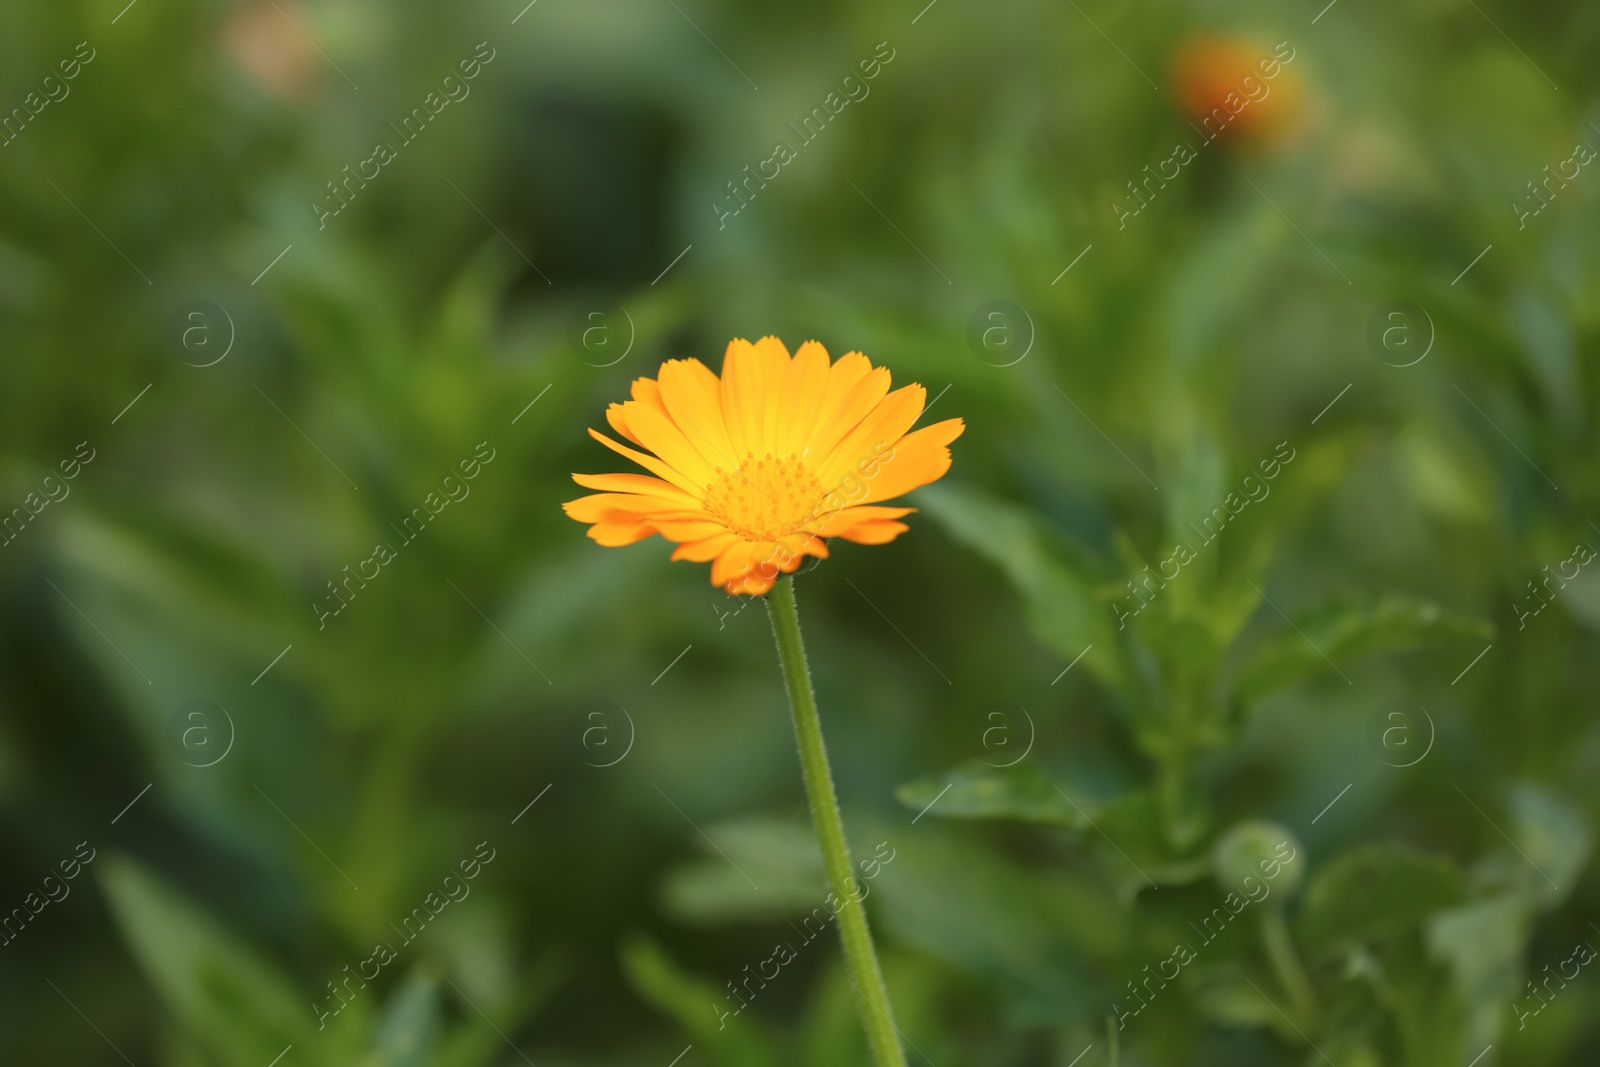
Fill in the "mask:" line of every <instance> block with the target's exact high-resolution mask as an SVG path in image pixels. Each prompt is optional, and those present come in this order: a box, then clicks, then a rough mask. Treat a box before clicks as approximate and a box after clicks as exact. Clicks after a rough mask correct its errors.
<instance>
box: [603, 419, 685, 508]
mask: <svg viewBox="0 0 1600 1067" xmlns="http://www.w3.org/2000/svg"><path fill="white" fill-rule="evenodd" d="M589 436H590V437H593V438H594V439H595V440H596V441H599V442H600V443H601V444H603V445H605V446H606V447H607V448H609V449H611V451H613V452H615V453H616V454H617V455H619V456H626V457H627V458H629V459H631V460H633V461H634V462H635V463H637V464H638V465H639V466H641V467H643V468H644V469H645V470H647V471H649V472H650V473H651V474H654V475H655V476H656V477H658V478H665V479H666V480H667V481H669V482H671V483H672V484H673V485H675V486H677V487H678V488H679V489H682V490H683V491H684V492H685V493H688V494H689V495H690V496H692V497H695V498H696V499H699V497H700V494H701V493H702V492H704V491H705V487H704V486H703V485H696V484H695V483H694V481H693V480H692V479H690V478H687V477H685V476H684V474H683V473H682V472H681V471H679V470H677V469H676V468H675V467H673V466H672V464H670V463H663V462H662V461H661V460H659V459H657V458H656V457H654V456H647V455H645V454H644V453H643V452H635V451H634V450H633V449H631V448H629V447H628V446H627V445H619V444H617V443H616V442H615V441H613V440H612V439H611V438H609V437H607V436H606V435H605V434H603V433H601V432H600V431H598V430H595V429H590V430H589Z"/></svg>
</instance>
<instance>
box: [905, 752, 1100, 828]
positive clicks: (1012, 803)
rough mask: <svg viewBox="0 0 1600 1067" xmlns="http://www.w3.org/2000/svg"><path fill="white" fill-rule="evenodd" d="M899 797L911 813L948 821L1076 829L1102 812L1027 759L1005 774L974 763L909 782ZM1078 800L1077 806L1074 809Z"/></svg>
mask: <svg viewBox="0 0 1600 1067" xmlns="http://www.w3.org/2000/svg"><path fill="white" fill-rule="evenodd" d="M894 795H895V799H896V800H898V801H900V803H902V804H904V805H905V806H906V807H907V808H910V809H911V810H912V811H922V810H923V809H924V808H926V809H927V813H928V814H929V815H937V816H939V817H940V818H945V819H1017V820H1019V821H1021V822H1034V823H1045V824H1048V825H1052V826H1069V827H1071V828H1073V829H1074V830H1081V829H1083V828H1084V827H1086V826H1088V825H1089V822H1088V819H1089V818H1090V816H1089V815H1087V814H1085V813H1086V812H1088V811H1090V810H1098V808H1099V805H1098V804H1094V803H1092V802H1091V801H1089V800H1087V799H1083V798H1073V799H1072V800H1069V799H1068V796H1067V795H1066V794H1064V793H1062V792H1061V790H1060V789H1058V788H1057V787H1056V786H1055V784H1054V783H1053V782H1051V780H1050V778H1049V777H1048V776H1047V775H1046V774H1045V773H1044V772H1043V771H1041V770H1040V769H1039V768H1038V767H1037V766H1035V765H1034V764H1033V763H1031V762H1029V761H1026V760H1024V761H1023V762H1021V763H1019V764H1017V765H1016V766H1014V767H1006V768H1003V769H997V768H995V767H992V766H990V765H988V764H986V763H984V762H983V761H982V760H977V759H974V760H970V761H968V762H966V763H963V764H961V765H960V766H958V767H952V768H951V769H950V770H947V771H941V772H939V773H937V774H930V775H927V776H926V777H923V778H918V779H916V780H915V781H911V782H906V783H905V784H904V785H902V786H900V787H899V788H898V789H896V790H895V791H894ZM936 800H937V803H935V801H936ZM1074 801H1076V803H1077V805H1078V806H1077V807H1073V803H1074ZM930 804H931V805H933V806H932V807H929V805H930Z"/></svg>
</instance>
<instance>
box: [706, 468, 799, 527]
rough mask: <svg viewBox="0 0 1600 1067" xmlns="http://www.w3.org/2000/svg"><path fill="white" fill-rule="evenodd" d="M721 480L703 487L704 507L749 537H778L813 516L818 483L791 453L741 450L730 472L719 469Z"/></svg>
mask: <svg viewBox="0 0 1600 1067" xmlns="http://www.w3.org/2000/svg"><path fill="white" fill-rule="evenodd" d="M717 476H718V478H719V479H720V481H717V482H712V483H709V484H708V485H707V486H706V498H705V509H706V511H707V512H708V513H709V514H711V515H714V516H715V517H716V518H717V519H718V520H719V521H721V522H722V523H723V524H724V525H725V526H727V527H728V529H730V530H732V531H733V532H734V533H736V534H738V535H739V536H741V537H743V538H745V539H746V540H749V541H776V540H777V539H778V538H780V537H782V536H784V535H785V534H791V533H794V532H795V531H796V530H798V529H799V528H800V527H802V526H804V525H805V524H806V523H808V522H810V521H812V520H813V519H814V518H816V516H817V512H818V510H819V506H820V504H821V501H822V484H821V483H820V482H818V481H817V478H816V475H814V474H812V473H811V472H810V471H808V470H806V465H805V463H803V462H801V460H800V458H799V457H798V456H797V455H796V454H795V453H793V452H791V453H789V458H788V459H774V458H773V455H772V453H771V452H768V453H767V454H766V457H765V458H764V459H756V454H755V453H754V452H747V453H745V461H744V463H743V464H742V465H741V466H740V467H739V468H737V469H735V470H733V471H731V472H730V471H725V470H723V469H722V468H721V467H718V468H717Z"/></svg>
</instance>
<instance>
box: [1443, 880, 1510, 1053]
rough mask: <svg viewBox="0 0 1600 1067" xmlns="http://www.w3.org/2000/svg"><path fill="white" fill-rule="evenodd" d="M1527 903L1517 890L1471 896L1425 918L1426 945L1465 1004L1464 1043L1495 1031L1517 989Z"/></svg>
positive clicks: (1489, 1037) (1479, 1042)
mask: <svg viewBox="0 0 1600 1067" xmlns="http://www.w3.org/2000/svg"><path fill="white" fill-rule="evenodd" d="M1533 910H1534V909H1533V906H1532V903H1531V902H1530V901H1529V900H1528V898H1527V897H1525V896H1523V895H1521V894H1515V893H1513V894H1507V895H1505V896H1499V897H1491V898H1489V899H1487V900H1476V901H1473V902H1472V903H1470V904H1464V905H1462V906H1461V907H1459V908H1452V909H1451V910H1449V911H1445V912H1441V913H1439V914H1438V915H1435V916H1434V917H1433V918H1432V919H1430V920H1429V921H1428V931H1427V938H1428V949H1429V951H1430V952H1431V953H1432V954H1433V956H1434V957H1435V958H1436V959H1439V960H1442V961H1444V962H1445V963H1446V964H1447V965H1448V966H1449V968H1450V972H1451V976H1452V977H1453V978H1454V979H1455V984H1456V989H1457V991H1458V992H1459V993H1460V996H1461V999H1462V1001H1463V1002H1464V1003H1465V1004H1466V1005H1467V1007H1468V1013H1469V1014H1468V1019H1469V1022H1468V1035H1467V1041H1466V1044H1467V1046H1468V1047H1475V1048H1481V1047H1482V1046H1483V1044H1484V1043H1486V1042H1488V1041H1491V1040H1493V1039H1494V1037H1495V1035H1496V1034H1498V1033H1499V1030H1500V1024H1501V1022H1502V1021H1503V1016H1504V1013H1505V1004H1506V1002H1507V1001H1509V1000H1511V999H1512V998H1514V997H1515V996H1516V995H1517V994H1518V993H1519V992H1520V991H1521V986H1520V984H1519V981H1518V979H1519V976H1520V975H1521V973H1522V961H1523V953H1524V952H1525V951H1526V949H1527V942H1528V933H1529V930H1530V929H1531V927H1532V922H1533Z"/></svg>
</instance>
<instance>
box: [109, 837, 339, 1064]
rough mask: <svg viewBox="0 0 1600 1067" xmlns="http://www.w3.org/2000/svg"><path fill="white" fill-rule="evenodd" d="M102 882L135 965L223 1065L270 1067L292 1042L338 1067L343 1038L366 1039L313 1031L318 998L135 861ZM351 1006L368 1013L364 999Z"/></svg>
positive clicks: (331, 1029)
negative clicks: (264, 1066) (363, 1007)
mask: <svg viewBox="0 0 1600 1067" xmlns="http://www.w3.org/2000/svg"><path fill="white" fill-rule="evenodd" d="M100 875H101V880H102V882H103V884H104V886H105V891H106V896H107V898H108V899H109V900H110V902H111V912H112V914H113V916H114V917H115V918H116V921H117V925H118V926H119V927H120V928H121V929H122V935H123V937H124V939H125V940H126V941H127V942H128V947H129V949H130V950H131V952H132V953H133V957H134V959H135V960H137V961H138V963H139V965H140V967H141V968H142V969H143V970H144V972H145V974H146V975H148V976H149V979H150V982H151V984H152V985H153V986H154V987H155V989H156V992H157V993H158V995H159V996H160V998H161V1001H162V1003H163V1004H165V1005H166V1008H167V1010H168V1011H169V1012H171V1013H172V1015H173V1017H174V1018H175V1020H176V1021H177V1022H178V1024H179V1025H180V1026H181V1027H183V1029H184V1030H185V1031H186V1032H187V1033H188V1034H189V1035H190V1036H191V1037H193V1038H194V1040H195V1041H196V1043H197V1044H199V1045H200V1046H201V1047H203V1048H204V1049H205V1050H206V1051H207V1052H208V1053H209V1054H210V1056H211V1057H212V1058H213V1060H214V1062H217V1063H223V1064H229V1065H234V1064H237V1065H238V1067H261V1065H262V1064H264V1063H266V1062H268V1061H270V1060H271V1059H272V1057H274V1056H276V1055H278V1054H279V1053H280V1052H282V1051H283V1049H284V1046H285V1045H289V1044H293V1045H295V1046H296V1047H297V1048H307V1049H308V1050H309V1049H312V1048H315V1049H320V1050H322V1052H321V1054H320V1055H319V1054H318V1053H316V1052H312V1051H308V1053H307V1055H308V1057H315V1059H314V1060H313V1061H312V1062H324V1063H330V1062H335V1061H336V1060H338V1059H339V1057H340V1055H341V1053H340V1049H339V1047H338V1045H339V1044H340V1043H341V1042H340V1041H339V1039H338V1038H337V1037H336V1036H335V1035H337V1034H339V1032H340V1031H341V1030H342V1031H343V1032H344V1033H345V1034H356V1035H362V1034H364V1033H365V1027H361V1026H357V1027H354V1028H351V1027H349V1026H348V1025H346V1026H339V1025H338V1024H339V1023H343V1022H345V1021H346V1020H342V1019H341V1020H338V1021H337V1022H335V1021H333V1020H329V1022H328V1025H327V1029H326V1030H324V1031H323V1032H321V1033H318V1031H317V1027H316V1026H314V1025H312V1024H313V1023H315V1022H316V1021H317V1013H316V1011H315V1008H314V1006H313V1001H314V1000H315V999H316V998H314V997H311V996H307V995H303V994H301V993H299V992H297V991H296V990H295V988H294V986H293V985H292V984H291V983H290V982H289V981H288V980H287V979H286V978H284V977H283V975H282V974H280V973H279V972H278V971H277V970H276V969H275V968H274V967H272V966H271V965H270V964H268V963H267V962H265V961H264V960H263V959H261V958H260V957H259V956H258V955H257V954H256V953H255V952H254V951H253V950H251V949H250V948H249V947H247V946H246V945H245V944H244V943H243V942H241V941H239V940H238V939H236V938H235V937H233V936H232V935H231V934H229V933H228V932H227V931H226V930H224V929H223V928H222V927H221V926H220V925H219V924H218V923H217V922H216V921H215V920H213V919H212V918H211V917H210V916H208V915H206V914H205V913H203V912H202V911H200V910H199V909H198V908H197V907H195V906H194V905H193V904H191V903H190V902H189V901H187V900H185V899H184V898H183V897H181V896H179V895H178V894H177V893H176V892H174V891H173V890H172V889H171V888H170V887H168V886H167V885H166V884H165V883H164V882H162V881H161V880H160V879H159V878H157V877H156V876H155V875H153V874H151V873H150V872H149V871H147V870H145V869H144V868H143V867H141V866H140V865H139V864H137V863H136V862H134V861H133V860H131V859H127V858H125V857H110V858H107V859H106V860H105V861H104V866H103V867H102V869H101V871H100ZM350 1007H351V1008H354V1009H359V1008H360V1007H361V1001H360V1000H356V1001H354V1002H352V1003H351V1005H350ZM359 1016H360V1012H358V1018H359ZM348 1041H349V1039H348V1038H346V1039H345V1041H344V1043H345V1044H346V1048H347V1050H348V1051H350V1052H353V1051H354V1050H353V1049H351V1048H349V1046H348Z"/></svg>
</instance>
